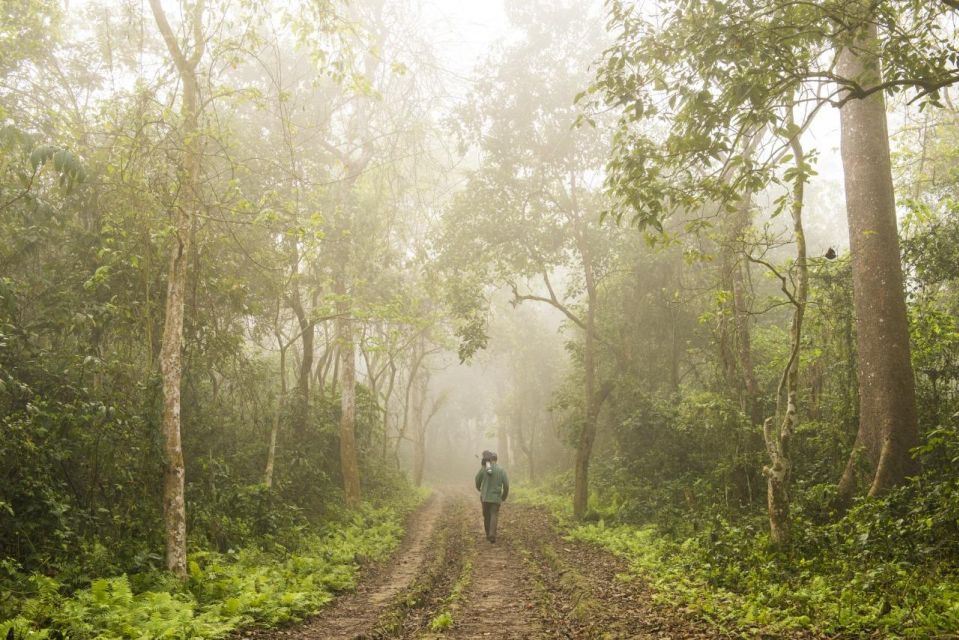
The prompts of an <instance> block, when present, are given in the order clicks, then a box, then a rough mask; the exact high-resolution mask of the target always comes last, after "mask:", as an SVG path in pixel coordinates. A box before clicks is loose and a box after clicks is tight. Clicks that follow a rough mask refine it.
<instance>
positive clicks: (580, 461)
mask: <svg viewBox="0 0 959 640" xmlns="http://www.w3.org/2000/svg"><path fill="white" fill-rule="evenodd" d="M587 271H589V270H587ZM587 289H588V293H587V296H588V300H587V303H586V304H587V307H586V339H585V349H584V358H583V364H584V368H585V385H584V386H585V405H586V415H585V416H584V420H583V428H582V430H581V431H580V433H579V441H578V442H577V445H576V461H575V463H574V464H575V466H574V479H573V516H574V517H575V518H577V519H582V518H583V516H585V515H586V508H587V506H588V503H589V461H590V458H591V457H592V455H593V443H594V442H595V441H596V430H597V427H598V423H599V411H600V409H601V408H602V406H603V402H605V400H606V397H607V396H608V395H609V393H610V391H611V390H612V385H610V384H608V383H607V384H603V385H601V386H600V387H599V388H598V389H597V384H596V335H595V331H596V319H595V306H596V294H595V289H594V288H593V287H592V286H588V287H587Z"/></svg>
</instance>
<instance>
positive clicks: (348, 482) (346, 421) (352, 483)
mask: <svg viewBox="0 0 959 640" xmlns="http://www.w3.org/2000/svg"><path fill="white" fill-rule="evenodd" d="M342 264H343V268H345V266H346V263H342ZM335 287H336V295H337V303H336V313H337V318H336V329H337V330H336V333H337V347H338V349H339V352H340V469H341V472H342V474H343V491H344V492H345V494H346V503H347V505H349V506H351V507H355V506H356V505H358V504H359V502H360V467H359V463H358V462H357V457H356V346H355V345H354V343H353V318H352V313H353V309H352V306H351V304H350V300H349V299H348V290H347V285H346V274H344V273H340V274H339V275H338V277H337V278H336V283H335Z"/></svg>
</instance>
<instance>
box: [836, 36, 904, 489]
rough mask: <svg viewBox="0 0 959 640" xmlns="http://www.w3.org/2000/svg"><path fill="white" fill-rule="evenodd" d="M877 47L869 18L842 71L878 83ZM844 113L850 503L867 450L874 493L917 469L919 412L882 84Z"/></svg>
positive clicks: (846, 479)
mask: <svg viewBox="0 0 959 640" xmlns="http://www.w3.org/2000/svg"><path fill="white" fill-rule="evenodd" d="M878 50H879V41H878V37H877V32H876V27H875V24H874V23H871V22H867V23H866V24H865V26H864V27H863V28H862V30H861V31H860V32H859V33H858V34H857V35H856V36H855V39H854V42H853V43H852V44H851V46H846V47H844V48H843V49H842V50H841V51H840V53H839V64H838V67H837V69H838V72H839V75H840V76H842V77H843V78H848V79H850V80H854V81H856V82H857V83H858V84H859V86H861V87H863V88H869V87H872V86H875V85H876V84H878V83H879V82H880V81H881V71H880V62H879V58H878V53H877V52H878ZM839 116H840V128H841V137H842V143H841V152H842V161H843V171H844V174H845V186H846V215H847V217H848V220H849V246H850V250H851V253H852V276H853V302H854V308H855V312H856V344H857V347H858V355H859V362H858V369H859V430H858V432H857V435H856V442H855V445H854V448H853V453H852V454H851V456H850V458H849V462H848V463H847V465H846V469H845V471H844V473H843V476H842V479H841V481H840V483H839V501H840V504H841V505H843V506H844V505H848V504H849V502H850V501H851V499H852V497H853V496H854V495H855V493H856V491H857V488H858V486H859V484H860V481H859V480H860V473H859V469H858V467H859V465H858V464H857V460H858V458H859V457H860V452H862V454H863V455H862V457H863V462H864V466H865V467H866V469H865V472H866V473H865V476H866V478H865V479H866V481H867V483H868V484H869V485H870V488H869V495H877V494H880V493H882V492H883V491H885V490H886V489H889V488H890V487H893V486H895V485H897V484H899V483H901V482H902V481H903V480H904V479H905V478H906V477H907V476H909V475H910V474H912V473H914V472H915V471H916V470H917V465H916V462H915V461H914V460H913V459H912V457H911V456H910V449H911V448H912V447H914V446H915V445H916V444H917V442H918V418H917V410H916V390H915V380H914V378H913V371H912V362H911V358H910V346H909V326H908V322H907V319H906V301H905V293H904V287H903V273H902V264H901V261H900V253H899V235H898V229H897V222H896V201H895V193H894V191H893V183H892V171H891V164H890V159H889V135H888V130H887V126H886V109H885V101H884V99H883V95H882V92H876V93H874V94H872V95H871V96H869V97H868V98H864V99H855V98H854V99H851V100H849V101H848V102H846V103H845V104H844V105H843V107H842V108H841V109H840V112H839Z"/></svg>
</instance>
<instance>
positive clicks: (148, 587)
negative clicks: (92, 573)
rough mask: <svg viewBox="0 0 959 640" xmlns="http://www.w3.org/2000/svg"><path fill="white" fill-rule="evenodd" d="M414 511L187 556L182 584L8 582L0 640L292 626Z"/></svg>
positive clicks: (147, 577) (361, 513)
mask: <svg viewBox="0 0 959 640" xmlns="http://www.w3.org/2000/svg"><path fill="white" fill-rule="evenodd" d="M414 504H415V501H413V500H407V501H406V502H405V503H400V504H399V506H395V507H389V508H374V507H372V506H369V505H367V506H364V507H363V508H362V509H361V510H358V511H357V512H355V513H354V514H353V515H352V517H351V519H350V520H348V521H346V522H336V523H330V524H328V525H327V527H326V528H325V529H324V530H321V531H312V532H310V531H303V532H301V534H300V535H299V536H297V540H296V543H295V546H292V547H289V548H287V547H284V546H282V545H279V544H276V543H274V544H271V545H269V547H267V548H265V547H263V546H259V547H258V546H248V547H244V548H241V549H237V550H228V551H226V552H223V553H221V552H215V551H197V552H194V553H192V554H191V556H190V562H189V578H188V580H186V581H185V582H182V583H181V582H180V581H178V580H176V579H174V578H172V577H171V576H170V575H169V574H165V573H162V572H155V571H154V572H145V573H142V574H136V575H133V576H128V575H120V576H116V577H111V578H101V579H96V580H93V581H92V582H91V583H90V586H89V587H87V588H83V589H79V590H76V591H74V592H73V593H71V594H66V593H65V591H66V589H65V586H64V584H63V583H61V582H59V581H57V580H56V579H54V578H51V577H48V576H44V575H41V574H39V573H34V574H32V575H30V576H22V575H21V576H19V579H18V580H14V579H13V578H12V577H11V576H9V575H8V578H7V581H8V584H16V591H13V592H11V594H10V596H9V599H8V601H7V602H5V603H4V604H3V608H4V611H5V612H6V613H7V614H8V615H9V619H7V620H5V621H3V622H0V637H6V636H7V634H8V633H9V632H10V630H11V629H12V630H13V632H14V636H15V637H16V638H48V637H59V636H60V634H63V635H64V636H66V637H69V638H76V639H78V640H82V639H85V638H102V639H105V640H106V639H114V638H116V639H120V638H219V637H223V636H224V635H226V634H227V633H229V632H231V631H233V630H235V629H237V628H240V627H245V626H250V625H259V626H273V625H276V624H279V623H283V622H288V621H292V620H297V619H300V618H302V617H304V616H306V615H308V614H311V613H314V612H316V611H318V610H319V609H320V608H321V607H323V605H325V604H326V603H328V602H329V601H330V600H331V599H332V598H333V595H334V594H335V593H337V592H340V591H344V590H347V589H351V588H352V587H353V586H354V583H355V580H356V576H357V569H358V568H359V563H360V561H361V560H362V559H370V560H377V559H382V558H383V557H385V556H386V555H387V554H388V553H389V552H390V551H392V550H393V549H394V548H395V547H396V545H397V543H398V542H399V540H400V538H401V535H402V532H403V525H402V519H403V517H404V515H405V514H406V513H408V512H409V510H410V509H412V507H413V506H414ZM286 537H293V536H291V535H289V534H288V535H287V536H286ZM8 569H9V568H8ZM10 571H13V569H9V571H8V573H9V572H10Z"/></svg>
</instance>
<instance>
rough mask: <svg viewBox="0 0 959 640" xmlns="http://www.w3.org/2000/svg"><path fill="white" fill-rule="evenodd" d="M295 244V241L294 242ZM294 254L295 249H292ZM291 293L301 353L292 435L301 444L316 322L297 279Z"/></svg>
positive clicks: (307, 416) (296, 260) (307, 422)
mask: <svg viewBox="0 0 959 640" xmlns="http://www.w3.org/2000/svg"><path fill="white" fill-rule="evenodd" d="M294 242H295V240H294ZM294 252H296V249H295V248H294ZM293 264H294V269H296V268H298V265H299V257H298V256H297V255H296V253H294V260H293ZM292 286H293V291H292V293H291V294H290V307H291V308H292V309H293V313H294V314H295V315H296V321H297V324H299V326H300V341H301V343H302V349H303V353H302V356H301V358H300V371H299V375H298V376H297V379H296V390H297V395H296V405H295V411H294V412H293V433H294V434H295V435H296V438H297V440H298V441H300V442H302V440H303V438H304V437H305V436H306V432H307V429H308V428H309V425H310V376H311V375H312V373H313V358H314V346H313V345H314V342H315V338H316V331H315V329H316V321H314V320H313V319H312V318H310V317H308V316H307V313H306V310H305V309H304V308H303V301H302V298H301V296H300V285H299V282H298V279H297V278H295V277H294V278H293V282H292Z"/></svg>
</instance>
